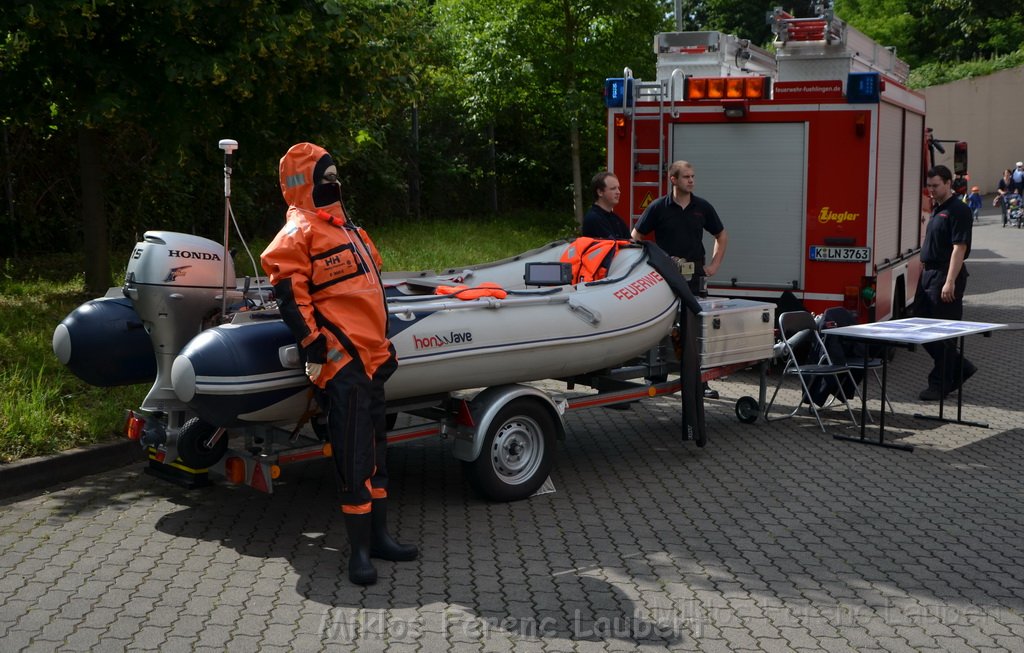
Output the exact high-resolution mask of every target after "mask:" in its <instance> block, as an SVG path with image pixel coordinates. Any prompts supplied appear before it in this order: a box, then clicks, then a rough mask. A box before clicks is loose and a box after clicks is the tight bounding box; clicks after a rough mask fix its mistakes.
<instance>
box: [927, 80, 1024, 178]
mask: <svg viewBox="0 0 1024 653" xmlns="http://www.w3.org/2000/svg"><path fill="white" fill-rule="evenodd" d="M924 93H925V98H926V100H927V102H928V117H927V120H926V122H927V125H928V126H929V127H931V128H932V129H934V130H935V137H936V138H939V139H955V140H960V141H967V145H968V159H967V164H968V170H969V172H970V175H971V185H972V186H975V185H976V186H980V187H981V192H982V193H992V192H994V191H995V188H996V183H997V182H998V181H999V179H1000V178H1001V177H1002V176H1003V170H1005V169H1006V168H1012V167H1013V164H1014V163H1015V162H1017V161H1024V66H1019V67H1017V68H1010V69H1008V70H1001V71H999V72H997V73H993V74H991V75H986V76H985V77H977V78H974V79H961V80H959V81H956V82H951V83H949V84H942V85H940V86H931V87H929V88H926V89H925V92H924ZM943 145H944V146H945V147H946V155H945V156H942V155H941V154H940V155H938V157H937V161H936V163H943V164H945V165H948V166H949V167H950V169H952V168H953V148H952V147H951V146H952V143H943Z"/></svg>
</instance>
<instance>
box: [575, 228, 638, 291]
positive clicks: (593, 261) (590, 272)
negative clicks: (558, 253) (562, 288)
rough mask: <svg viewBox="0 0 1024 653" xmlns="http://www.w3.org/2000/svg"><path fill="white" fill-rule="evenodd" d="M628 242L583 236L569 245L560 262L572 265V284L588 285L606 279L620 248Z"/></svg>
mask: <svg viewBox="0 0 1024 653" xmlns="http://www.w3.org/2000/svg"><path fill="white" fill-rule="evenodd" d="M628 243H629V241H628V240H606V239H604V238H588V237H587V236H581V237H579V238H577V239H576V240H574V241H572V242H571V243H569V246H568V247H566V248H565V251H564V252H562V258H561V259H560V262H562V263H570V264H572V282H573V283H574V284H575V283H587V282H588V281H597V280H598V279H604V278H605V276H607V274H608V268H609V267H611V264H612V259H613V258H615V253H616V252H618V251H619V247H622V246H623V245H626V244H628Z"/></svg>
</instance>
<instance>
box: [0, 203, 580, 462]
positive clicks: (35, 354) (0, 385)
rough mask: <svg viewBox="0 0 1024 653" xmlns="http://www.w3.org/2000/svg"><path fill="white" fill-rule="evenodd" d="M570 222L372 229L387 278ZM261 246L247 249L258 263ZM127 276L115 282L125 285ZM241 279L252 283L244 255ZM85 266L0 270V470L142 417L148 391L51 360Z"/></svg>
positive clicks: (522, 244)
mask: <svg viewBox="0 0 1024 653" xmlns="http://www.w3.org/2000/svg"><path fill="white" fill-rule="evenodd" d="M574 230H575V225H574V223H573V220H572V216H571V215H565V216H554V215H552V214H550V213H548V214H545V213H539V212H529V213H516V214H513V215H509V216H504V217H500V218H483V219H479V220H458V221H440V220H425V221H421V222H415V223H387V224H382V225H377V226H373V225H371V226H367V231H368V232H369V233H370V235H371V236H372V237H373V240H374V242H375V244H376V245H377V247H378V248H379V249H380V252H381V256H382V257H383V259H384V263H385V267H386V269H389V270H421V269H444V268H448V267H457V266H462V265H468V264H472V263H483V262H487V261H492V260H497V259H501V258H505V257H507V256H511V255H514V254H518V253H520V252H523V251H526V250H528V249H532V248H534V247H537V246H539V245H542V244H544V243H547V242H550V241H552V240H557V239H559V238H567V237H571V236H572V235H573V233H574ZM264 244H265V243H257V242H250V243H249V245H250V248H251V249H252V250H253V254H254V256H259V252H260V251H262V248H263V245H264ZM112 258H114V259H115V263H116V264H117V265H119V266H122V267H121V270H120V271H118V272H117V273H116V274H115V275H114V278H115V279H120V278H122V277H123V276H124V271H123V265H124V264H125V263H126V262H127V252H126V253H125V256H124V259H125V260H124V261H119V260H118V256H117V253H116V252H114V253H113V254H112ZM236 258H237V261H238V266H237V272H238V274H251V270H250V268H251V264H249V263H248V261H246V260H245V259H246V258H247V257H246V255H245V254H244V253H240V254H239V256H237V257H236ZM81 269H82V265H81V256H71V255H68V256H65V257H63V258H60V259H55V258H54V257H53V256H48V257H45V258H43V257H40V258H38V259H19V260H17V261H13V260H5V261H3V262H2V264H0V463H2V462H10V461H13V460H18V459H20V458H26V457H31V456H40V455H47V454H53V453H57V452H60V451H63V450H66V449H70V448H74V447H78V446H82V445H86V444H91V443H95V442H103V441H109V440H112V439H116V438H117V437H120V436H119V431H120V428H121V424H122V419H123V415H124V411H125V409H127V408H133V407H137V406H138V405H139V404H140V403H141V402H142V400H143V398H144V397H145V396H146V392H147V391H148V390H149V384H143V385H132V386H122V387H116V388H97V387H93V386H90V385H88V384H86V383H85V382H83V381H81V380H79V379H78V378H76V377H75V376H74V375H72V374H71V373H70V372H68V371H67V370H66V369H65V368H64V367H63V366H62V365H61V364H60V362H59V361H58V360H57V358H56V357H55V356H54V355H53V350H52V345H51V339H52V337H53V330H54V328H55V327H56V326H57V324H58V323H59V322H60V321H61V320H62V319H63V318H64V317H65V316H66V315H67V314H68V313H70V312H71V311H72V310H74V309H75V307H77V306H78V305H80V304H82V303H83V302H85V301H87V300H89V299H91V298H92V296H91V295H89V294H87V293H86V292H85V291H84V280H83V277H82V274H81V272H80V270H81Z"/></svg>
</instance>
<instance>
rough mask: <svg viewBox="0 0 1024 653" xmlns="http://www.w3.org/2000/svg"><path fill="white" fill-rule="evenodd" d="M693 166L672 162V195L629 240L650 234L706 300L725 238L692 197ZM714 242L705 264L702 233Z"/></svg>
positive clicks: (704, 205) (656, 204) (709, 393)
mask: <svg viewBox="0 0 1024 653" xmlns="http://www.w3.org/2000/svg"><path fill="white" fill-rule="evenodd" d="M694 179H695V175H694V171H693V166H692V165H691V164H690V163H689V162H687V161H676V162H675V163H673V164H672V165H671V166H669V169H668V181H669V184H671V186H672V192H671V193H669V194H668V195H665V196H664V197H659V198H658V199H656V200H654V201H653V202H651V204H650V205H649V206H648V207H647V210H645V211H644V214H643V215H642V216H640V221H639V222H637V223H636V227H634V229H633V234H632V235H633V238H635V239H636V240H640V239H641V238H643V237H644V236H645V235H647V234H649V233H651V232H652V231H653V232H654V242H655V243H657V245H658V247H660V248H662V249H663V250H665V253H667V254H668V255H669V256H671V257H672V258H674V259H676V261H677V262H678V263H679V270H680V272H682V273H683V276H685V277H687V278H688V280H689V283H690V290H692V291H693V294H694V295H699V296H701V297H706V296H707V289H706V283H705V279H706V277H710V276H714V274H715V272H718V268H719V266H721V265H722V259H724V258H725V249H726V246H727V245H728V244H729V236H728V234H727V233H726V231H725V227H724V226H723V225H722V220H721V219H720V218H719V217H718V212H716V211H715V207H713V206H711V204H710V203H709V202H708V201H707V200H705V199H703V198H701V197H697V196H696V195H694V194H693V187H694ZM705 231H706V232H708V233H709V234H711V235H712V236H713V237H714V239H715V247H714V251H713V252H712V254H711V262H710V263H708V262H706V261H705V252H704V241H703V238H704V232H705ZM704 396H705V397H707V398H709V399H717V398H718V392H717V391H716V390H712V389H711V388H709V387H707V385H706V384H705V387H704Z"/></svg>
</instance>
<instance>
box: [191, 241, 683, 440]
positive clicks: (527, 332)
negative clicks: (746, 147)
mask: <svg viewBox="0 0 1024 653" xmlns="http://www.w3.org/2000/svg"><path fill="white" fill-rule="evenodd" d="M571 246H572V244H570V243H565V242H558V243H552V244H549V245H547V246H545V247H541V248H538V249H536V250H532V251H530V252H526V253H524V254H521V255H519V256H516V257H513V258H510V259H506V260H503V261H498V262H494V263H489V264H484V265H477V266H470V267H467V268H462V269H458V270H455V269H453V270H446V271H444V272H443V273H440V274H435V273H434V272H416V273H392V274H388V275H386V276H385V278H384V282H385V289H386V295H387V303H388V314H389V337H390V338H391V340H392V342H393V343H394V346H395V350H396V352H397V354H398V369H397V371H396V372H395V374H394V375H393V376H392V377H391V379H390V380H389V381H388V383H387V386H386V391H387V396H388V401H389V403H391V402H394V401H398V400H404V399H410V398H415V397H421V396H423V397H425V396H434V395H437V394H441V393H446V392H451V391H454V390H461V389H468V388H479V387H489V386H495V385H500V384H507V383H519V382H524V381H535V380H539V379H546V378H564V377H568V376H573V375H578V374H583V373H587V372H591V371H596V370H602V369H606V368H608V367H611V366H614V365H618V364H621V363H623V362H624V361H627V360H629V359H630V358H632V357H635V356H637V355H639V354H641V353H643V352H645V351H647V350H649V349H650V348H651V347H653V346H655V345H656V344H657V343H658V342H659V341H660V340H661V339H662V338H664V337H665V336H666V335H668V333H669V331H670V329H671V327H672V325H673V324H674V322H675V320H676V315H677V311H678V300H677V298H676V296H675V294H674V293H673V290H672V289H671V288H670V287H669V285H668V283H666V281H665V279H664V278H663V277H662V276H661V274H659V273H658V272H657V271H656V270H654V269H653V268H652V267H651V266H650V265H649V264H648V254H647V251H646V250H645V248H643V247H640V246H625V247H622V248H620V249H619V250H618V252H617V253H616V254H615V255H614V258H613V259H612V260H611V263H610V265H609V266H608V269H607V273H606V276H605V277H604V278H603V279H600V280H597V281H591V282H580V283H573V281H574V279H572V278H571V276H572V273H571V269H570V266H568V265H567V264H564V263H561V259H562V258H563V257H564V254H565V251H566V249H567V248H568V247H571ZM458 288H464V289H465V290H463V291H462V292H455V293H454V294H438V293H439V291H440V292H442V293H452V291H455V290H456V289H458ZM467 291H468V292H467ZM467 296H468V297H471V298H466V297H467ZM171 385H172V387H173V389H174V392H175V394H176V395H177V397H178V399H180V400H181V401H182V402H184V403H185V404H187V405H188V407H189V408H190V409H191V410H192V411H194V412H195V413H196V414H197V415H198V416H199V418H200V419H201V420H203V421H204V422H206V423H208V424H211V425H214V426H223V427H231V426H239V425H244V424H251V423H257V422H269V423H293V422H295V421H296V420H297V419H298V417H299V416H301V415H302V414H303V412H304V411H307V410H308V409H309V407H310V396H311V393H310V391H309V388H310V385H309V383H308V381H307V379H306V377H305V375H304V373H303V364H302V361H301V360H300V358H299V354H298V351H297V348H296V346H295V343H294V339H293V338H292V336H291V333H290V332H289V330H288V328H287V327H286V326H285V324H284V323H283V322H282V321H281V320H280V319H278V317H277V313H276V312H274V311H272V310H267V311H245V312H240V313H237V314H236V315H235V316H234V318H233V320H232V322H231V323H230V324H224V325H221V326H217V327H215V328H211V329H206V330H204V331H203V332H202V333H200V334H198V335H197V336H196V337H195V338H193V339H192V340H191V341H189V343H188V344H187V345H186V346H185V347H184V349H183V350H182V351H181V353H180V354H179V355H178V356H177V357H176V358H175V360H174V364H173V368H172V372H171Z"/></svg>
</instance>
